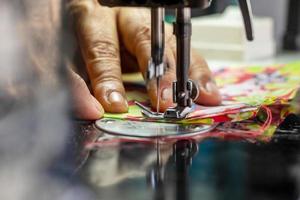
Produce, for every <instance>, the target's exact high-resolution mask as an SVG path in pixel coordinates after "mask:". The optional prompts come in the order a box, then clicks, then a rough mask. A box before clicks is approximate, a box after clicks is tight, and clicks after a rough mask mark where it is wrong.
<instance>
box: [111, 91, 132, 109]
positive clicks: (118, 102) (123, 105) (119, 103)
mask: <svg viewBox="0 0 300 200" xmlns="http://www.w3.org/2000/svg"><path fill="white" fill-rule="evenodd" d="M108 101H109V102H110V104H111V105H112V106H116V107H115V108H114V110H117V111H118V112H126V111H127V109H128V103H127V101H126V100H125V98H124V97H123V95H122V94H120V93H119V92H116V91H114V92H111V93H110V94H109V96H108Z"/></svg>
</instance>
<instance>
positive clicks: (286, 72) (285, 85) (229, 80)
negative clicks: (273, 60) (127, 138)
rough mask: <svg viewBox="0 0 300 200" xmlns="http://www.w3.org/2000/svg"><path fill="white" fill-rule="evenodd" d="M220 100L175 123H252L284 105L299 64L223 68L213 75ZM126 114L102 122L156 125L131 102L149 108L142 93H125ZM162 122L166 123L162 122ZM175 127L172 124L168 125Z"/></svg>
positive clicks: (294, 84)
mask: <svg viewBox="0 0 300 200" xmlns="http://www.w3.org/2000/svg"><path fill="white" fill-rule="evenodd" d="M214 77H215V79H216V82H217V84H218V86H219V87H220V91H221V94H222V97H223V103H222V105H221V106H214V107H204V106H200V105H196V104H195V105H193V112H191V113H190V114H189V115H188V117H187V118H186V119H184V120H180V121H176V123H184V124H213V123H218V122H240V121H244V120H248V119H253V118H254V117H255V116H257V113H258V112H259V110H260V108H261V107H262V106H274V105H288V104H289V101H290V100H291V99H293V97H294V96H295V94H296V91H297V90H298V88H299V84H300V62H298V63H291V64H285V65H273V66H265V67H262V66H251V67H244V68H230V67H226V68H223V69H220V70H218V71H216V72H214ZM127 97H128V100H129V112H128V113H124V114H110V113H106V114H105V117H106V118H115V119H124V120H138V121H158V122H159V120H149V119H146V118H144V117H143V115H142V114H141V110H140V108H139V107H138V106H136V105H135V104H134V101H138V102H141V103H143V104H144V105H147V106H150V103H149V100H148V97H147V94H146V92H145V90H143V89H139V90H129V91H128V92H127ZM164 122H166V121H165V120H164ZM168 122H171V123H175V122H174V121H168Z"/></svg>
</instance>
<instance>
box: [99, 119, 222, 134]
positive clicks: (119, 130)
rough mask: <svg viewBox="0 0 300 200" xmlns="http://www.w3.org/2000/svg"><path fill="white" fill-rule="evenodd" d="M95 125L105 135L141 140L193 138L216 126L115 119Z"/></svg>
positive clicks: (101, 120) (101, 121) (105, 120)
mask: <svg viewBox="0 0 300 200" xmlns="http://www.w3.org/2000/svg"><path fill="white" fill-rule="evenodd" d="M95 125H96V127H97V128H98V129H99V130H101V131H103V132H105V133H110V134H114V135H122V136H127V137H143V138H155V137H188V136H195V135H198V134H203V133H207V132H209V131H211V130H213V129H214V128H215V127H216V125H182V124H170V123H155V122H140V121H124V120H116V119H100V120H98V121H96V123H95Z"/></svg>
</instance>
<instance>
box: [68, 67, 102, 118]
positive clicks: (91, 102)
mask: <svg viewBox="0 0 300 200" xmlns="http://www.w3.org/2000/svg"><path fill="white" fill-rule="evenodd" d="M69 77H70V82H71V93H72V97H73V99H72V100H73V105H72V107H73V110H74V112H75V115H76V117H78V118H80V119H85V120H96V119H99V118H101V117H102V116H103V114H104V110H103V108H102V106H101V104H100V103H99V102H98V101H97V99H96V98H95V97H94V96H92V95H91V93H90V91H89V89H88V87H87V85H86V83H85V81H84V80H83V79H82V78H81V77H80V76H79V75H78V74H76V73H75V72H74V71H73V70H69Z"/></svg>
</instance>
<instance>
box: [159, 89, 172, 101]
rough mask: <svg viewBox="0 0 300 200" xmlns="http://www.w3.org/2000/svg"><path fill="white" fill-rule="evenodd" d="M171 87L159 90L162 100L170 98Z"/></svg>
mask: <svg viewBox="0 0 300 200" xmlns="http://www.w3.org/2000/svg"><path fill="white" fill-rule="evenodd" d="M172 93H173V91H172V88H165V89H163V90H162V92H161V99H162V101H167V100H169V99H172Z"/></svg>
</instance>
